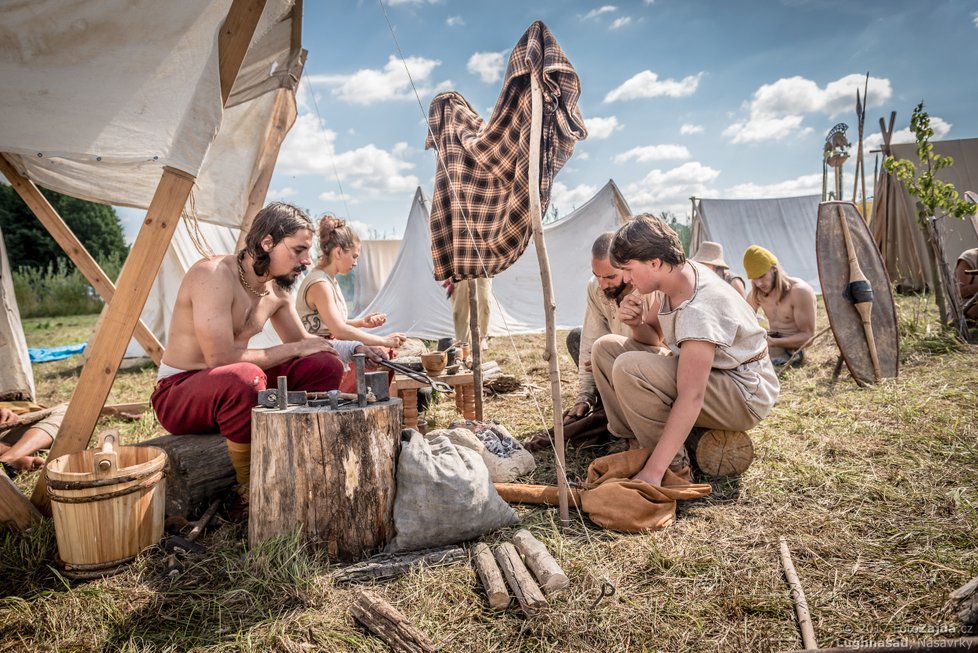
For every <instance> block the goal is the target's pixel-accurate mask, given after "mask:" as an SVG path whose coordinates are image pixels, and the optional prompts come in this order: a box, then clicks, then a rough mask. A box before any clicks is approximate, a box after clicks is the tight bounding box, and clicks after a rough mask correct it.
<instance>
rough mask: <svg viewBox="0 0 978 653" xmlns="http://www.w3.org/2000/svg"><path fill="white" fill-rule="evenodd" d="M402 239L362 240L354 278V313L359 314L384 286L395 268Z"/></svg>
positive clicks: (352, 309) (352, 308)
mask: <svg viewBox="0 0 978 653" xmlns="http://www.w3.org/2000/svg"><path fill="white" fill-rule="evenodd" d="M400 249H401V241H400V240H395V239H385V240H362V241H360V258H359V260H358V261H357V269H356V273H355V274H354V278H353V306H352V307H351V308H350V310H351V311H353V314H354V315H359V314H360V313H361V312H362V311H363V310H364V309H365V308H367V306H369V305H370V302H372V301H373V300H374V297H376V296H377V293H378V292H380V289H381V288H382V287H383V286H384V283H385V282H386V281H387V277H388V276H390V272H391V270H392V269H393V268H394V261H396V260H397V252H398V251H399V250H400Z"/></svg>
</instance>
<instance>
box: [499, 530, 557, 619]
mask: <svg viewBox="0 0 978 653" xmlns="http://www.w3.org/2000/svg"><path fill="white" fill-rule="evenodd" d="M496 562H498V563H499V568H500V569H502V570H503V575H504V576H505V577H506V582H507V583H509V588H510V589H511V590H513V596H515V597H516V600H517V602H518V603H519V604H520V609H521V610H523V613H524V614H525V615H526V616H528V617H535V616H536V615H538V614H540V613H542V612H545V611H546V610H547V608H548V607H549V604H548V603H547V599H546V597H544V596H543V592H541V591H540V586H539V585H537V583H536V581H535V580H533V577H532V576H531V575H530V572H529V571H528V570H527V568H526V565H524V564H523V560H522V559H521V558H520V554H519V551H517V550H516V547H515V546H513V545H512V544H510V543H509V542H503V543H502V544H500V545H499V546H498V547H497V548H496Z"/></svg>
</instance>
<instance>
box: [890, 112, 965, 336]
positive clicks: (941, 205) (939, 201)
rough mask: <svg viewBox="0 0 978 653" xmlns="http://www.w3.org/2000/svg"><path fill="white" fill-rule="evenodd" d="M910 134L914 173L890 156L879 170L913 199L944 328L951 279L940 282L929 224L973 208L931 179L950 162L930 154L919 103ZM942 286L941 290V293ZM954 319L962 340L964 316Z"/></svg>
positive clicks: (934, 239) (935, 244)
mask: <svg viewBox="0 0 978 653" xmlns="http://www.w3.org/2000/svg"><path fill="white" fill-rule="evenodd" d="M910 131H912V132H913V134H914V136H915V137H916V140H917V159H919V161H920V168H919V169H918V167H917V166H916V165H914V163H913V162H912V161H907V160H906V159H902V160H897V159H895V158H893V157H892V156H888V157H886V158H885V159H884V160H883V167H884V169H885V170H886V171H887V172H888V173H890V174H893V175H896V177H897V179H899V180H900V182H901V183H902V184H903V187H904V188H906V189H907V192H908V193H910V194H911V195H913V196H914V197H916V198H917V223H918V225H919V226H920V228H921V230H923V232H924V235H925V236H926V239H927V249H928V250H929V254H930V269H931V278H932V279H933V280H934V296H935V299H936V301H937V307H938V310H939V312H940V315H941V323H942V324H946V323H947V320H948V314H947V308H946V306H945V304H944V291H945V290H946V291H947V293H948V297H952V301H954V300H953V296H952V295H951V292H952V284H953V279H945V280H944V281H943V282H942V276H941V274H940V273H939V272H938V269H937V265H938V264H937V262H938V260H940V261H941V263H942V269H941V271H942V272H944V271H945V270H944V268H943V257H941V256H940V252H939V244H938V242H937V230H936V228H935V227H934V225H933V220H934V219H935V218H936V217H937V216H940V215H944V216H947V217H948V218H957V219H959V220H963V219H964V218H965V217H967V216H969V215H972V214H973V213H974V212H975V205H974V204H971V203H970V202H968V201H965V200H962V199H961V197H960V196H959V195H958V191H957V190H955V188H954V185H953V184H950V183H948V182H945V181H941V180H940V179H937V177H935V173H936V172H937V171H938V170H941V169H942V168H948V167H950V166H952V165H954V159H952V158H951V157H949V156H941V155H940V154H937V153H936V152H934V146H933V145H932V144H931V142H930V139H931V138H932V137H933V136H934V130H933V129H931V126H930V116H928V115H927V112H926V111H924V103H923V102H921V103H920V104H918V105H917V106H916V107H914V110H913V114H912V115H911V116H910ZM942 286H945V288H944V290H942ZM958 312H960V311H958ZM955 318H956V320H957V321H958V323H959V324H958V327H959V329H961V330H962V333H961V335H962V337H964V338H967V335H968V327H967V322H966V320H965V318H964V316H963V315H956V316H955Z"/></svg>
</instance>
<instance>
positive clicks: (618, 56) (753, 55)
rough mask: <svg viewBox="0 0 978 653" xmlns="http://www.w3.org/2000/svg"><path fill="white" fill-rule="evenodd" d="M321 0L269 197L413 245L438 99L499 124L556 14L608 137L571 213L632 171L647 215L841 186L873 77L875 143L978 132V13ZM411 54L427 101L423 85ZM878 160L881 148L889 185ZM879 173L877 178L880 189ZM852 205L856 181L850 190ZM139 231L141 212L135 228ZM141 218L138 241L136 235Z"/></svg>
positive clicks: (306, 32)
mask: <svg viewBox="0 0 978 653" xmlns="http://www.w3.org/2000/svg"><path fill="white" fill-rule="evenodd" d="M384 6H385V7H386V10H387V15H388V17H389V19H390V22H391V23H392V25H393V27H394V30H395V34H396V36H397V40H398V42H399V45H400V49H401V51H402V53H403V57H404V59H403V60H402V59H401V56H400V54H399V52H398V47H397V45H395V42H394V39H393V38H392V35H391V33H390V30H389V28H388V24H387V20H386V19H385V15H384V10H383V9H382V7H381V5H380V3H379V2H377V1H374V0H364V1H362V2H355V1H347V0H331V1H329V2H325V1H322V0H306V3H305V15H304V19H303V40H304V45H305V47H306V49H308V51H309V58H308V61H307V64H306V68H305V73H304V79H303V81H302V82H301V84H300V93H299V118H298V120H297V122H296V125H295V126H294V127H293V129H292V132H291V133H290V135H289V136H288V138H287V139H286V141H285V143H284V145H283V148H282V152H281V155H280V157H279V162H278V165H277V167H276V173H275V175H274V177H273V180H272V185H271V190H270V193H269V199H282V200H286V201H290V202H293V203H296V204H298V205H299V206H301V207H303V208H306V209H308V210H310V211H311V212H312V213H313V214H314V215H315V216H318V215H320V214H321V213H323V212H325V211H330V212H333V213H335V214H337V215H339V216H341V217H345V218H347V219H349V220H351V221H354V222H356V223H359V224H360V225H361V226H362V229H361V231H363V232H365V235H371V234H372V235H386V236H395V237H399V236H400V235H401V234H402V233H403V229H404V225H405V223H406V221H407V215H408V210H409V208H410V202H411V198H412V195H413V193H414V190H415V188H416V187H418V186H421V188H422V189H423V190H424V192H425V194H426V195H430V193H431V190H432V183H433V178H434V153H433V152H432V151H425V150H424V140H425V134H426V125H425V116H426V115H427V109H428V104H429V102H430V101H431V99H432V98H433V97H434V96H435V95H436V94H437V93H439V92H442V91H445V90H456V91H458V92H460V93H461V94H462V95H464V96H465V97H466V98H467V99H468V100H469V101H470V102H471V103H472V105H473V106H474V107H476V108H477V109H478V110H479V111H480V112H481V113H482V115H483V117H484V118H486V119H487V118H488V117H489V114H490V112H491V108H492V106H493V105H494V104H495V101H496V97H497V95H498V94H499V90H500V85H501V83H502V74H503V73H504V71H505V66H506V62H507V61H508V57H509V53H510V50H511V49H512V47H513V46H514V45H515V44H516V42H517V41H518V40H519V38H520V37H521V36H522V34H523V33H524V31H525V30H526V28H527V27H528V26H529V25H530V23H531V22H533V21H534V20H537V19H539V20H542V21H543V22H544V23H546V25H547V26H548V27H549V28H550V30H551V31H552V32H553V34H554V35H555V36H556V38H557V40H558V41H559V43H560V44H561V47H562V48H563V49H564V51H565V53H566V54H567V56H568V57H569V59H570V61H571V63H572V64H573V65H574V67H575V68H576V70H577V72H578V74H579V76H580V79H581V87H582V96H581V102H580V108H581V112H582V114H583V116H584V118H585V120H586V122H587V126H588V129H589V132H590V135H589V137H588V139H587V140H585V141H582V142H580V143H578V145H577V147H576V149H575V151H574V155H573V157H572V158H571V160H570V161H569V162H568V163H567V165H566V166H565V168H564V170H563V171H561V172H560V174H558V176H557V179H556V182H557V184H556V187H555V189H554V196H553V204H555V205H556V207H557V211H558V213H559V214H560V215H565V214H567V213H569V212H570V211H571V210H573V209H574V207H576V206H579V205H580V204H581V203H583V202H584V201H586V200H587V199H588V198H590V197H591V196H592V194H593V193H594V192H596V191H597V190H598V189H599V188H600V187H601V186H602V185H604V183H605V182H606V181H607V180H608V179H614V180H615V182H616V183H617V184H618V186H619V187H620V188H621V190H622V191H623V193H624V195H625V197H626V199H627V200H628V201H629V203H630V205H631V207H632V209H633V211H635V212H641V211H650V212H654V213H661V212H662V211H670V212H672V213H674V214H676V215H677V216H679V217H680V218H683V217H685V216H686V215H687V214H688V213H689V210H690V209H689V197H690V196H694V195H695V196H697V197H720V198H745V197H780V196H792V195H805V194H813V193H819V192H821V184H822V147H823V144H824V139H825V135H826V133H827V132H828V131H829V129H830V128H831V127H832V126H833V125H835V124H836V123H838V122H845V123H847V124H849V126H850V129H849V132H848V136H849V140H850V141H852V142H853V144H854V146H853V157H852V158H851V159H850V162H849V163H847V164H846V167H845V172H846V173H848V174H851V173H852V171H853V168H854V162H855V156H854V155H855V142H856V138H857V134H856V118H855V89H856V88H857V87H858V88H860V89H861V88H862V85H863V82H864V77H865V74H866V73H867V72H869V73H870V76H871V79H870V85H869V96H868V109H867V112H866V132H865V136H866V141H867V150H868V149H873V148H876V147H878V145H879V143H880V136H879V118H880V117H882V116H889V113H890V111H891V110H895V111H896V112H897V123H896V124H897V130H898V132H899V131H900V130H903V132H904V134H905V135H904V136H903V138H900V136H899V134H898V138H897V139H895V140H897V141H899V140H904V141H906V140H910V138H909V133H908V132H906V127H907V124H908V122H909V118H910V113H911V111H912V109H913V107H914V105H916V104H917V103H918V102H919V101H921V100H923V101H924V102H925V103H926V107H927V110H928V111H929V113H930V115H931V117H932V121H933V127H934V129H935V132H936V138H938V139H951V138H972V137H978V111H976V109H978V83H976V79H975V78H976V72H978V2H976V1H974V0H972V1H969V2H964V1H959V0H948V1H944V2H941V1H937V2H928V3H924V2H919V1H902V0H898V1H889V2H855V1H852V0H845V1H841V0H840V1H836V0H782V1H780V2H775V1H771V2H733V1H732V0H726V1H724V0H714V1H710V2H707V1H705V0H654V1H650V0H635V1H631V2H614V3H607V4H601V3H599V2H579V1H567V0H561V1H557V0H550V1H547V2H544V1H541V0H522V1H512V0H495V1H493V2H471V1H462V0H384ZM405 63H406V65H407V69H408V70H409V71H410V74H411V77H412V78H413V80H414V84H415V86H416V87H417V90H418V93H419V94H420V104H419V101H418V98H417V97H415V93H414V89H413V88H412V86H411V84H410V82H409V81H408V78H407V74H406V72H405ZM874 157H875V155H873V154H868V155H867V160H866V169H867V172H868V173H869V175H870V177H871V175H872V172H873V166H874ZM871 183H872V180H871V179H867V184H868V185H869V189H868V192H869V193H870V194H871V193H872V191H871ZM844 188H846V190H845V194H846V197H847V198H848V196H849V195H850V194H851V191H852V181H851V177H847V179H846V183H845V185H844ZM127 222H129V219H128V218H127ZM132 229H133V228H132V227H129V226H128V225H127V232H129V233H128V236H129V238H130V239H131V238H132V237H133V236H134V231H132Z"/></svg>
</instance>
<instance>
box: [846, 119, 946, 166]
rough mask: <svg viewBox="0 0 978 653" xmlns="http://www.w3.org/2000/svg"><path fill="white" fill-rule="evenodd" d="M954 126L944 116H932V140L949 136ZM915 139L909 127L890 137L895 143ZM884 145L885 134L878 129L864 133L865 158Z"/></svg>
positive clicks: (908, 141) (909, 141)
mask: <svg viewBox="0 0 978 653" xmlns="http://www.w3.org/2000/svg"><path fill="white" fill-rule="evenodd" d="M952 126H953V125H951V123H949V122H948V121H946V120H944V119H943V118H939V117H937V116H931V117H930V128H931V129H933V130H934V136H933V137H932V138H931V141H939V140H942V139H943V138H944V137H945V136H947V135H948V134H949V133H950V131H951V127H952ZM915 141H916V137H915V136H914V135H913V132H911V131H910V128H909V127H904V128H903V129H901V130H899V131H895V132H893V136H892V137H891V138H890V143H891V144H894V145H895V144H897V143H913V142H915ZM882 145H883V135H882V134H880V133H879V132H878V131H874V132H872V133H871V134H869V135H868V136H867V135H865V134H864V135H863V159H864V160H867V161H868V160H869V157H871V156H872V154H871V152H872V150H878V149H880V147H882Z"/></svg>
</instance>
